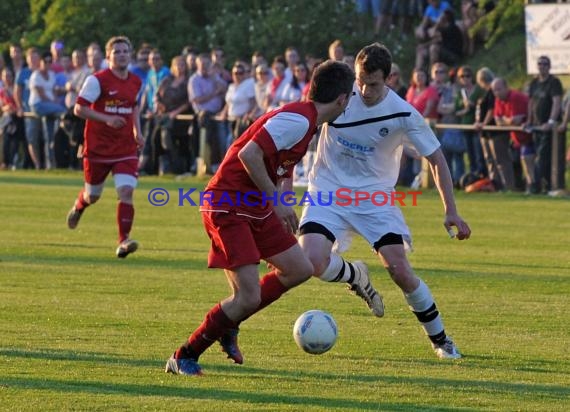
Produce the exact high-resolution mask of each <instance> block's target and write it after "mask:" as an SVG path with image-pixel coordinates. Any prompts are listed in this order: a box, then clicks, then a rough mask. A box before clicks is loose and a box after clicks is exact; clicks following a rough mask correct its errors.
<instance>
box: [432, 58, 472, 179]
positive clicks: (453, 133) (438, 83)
mask: <svg viewBox="0 0 570 412" xmlns="http://www.w3.org/2000/svg"><path fill="white" fill-rule="evenodd" d="M431 73H432V74H431V76H432V85H433V86H434V87H435V88H436V89H437V91H438V94H439V102H438V105H437V112H438V114H439V116H440V119H439V123H442V124H457V123H459V120H458V118H457V115H456V114H455V100H456V98H457V87H456V85H455V84H454V83H449V82H448V81H447V78H448V67H447V65H445V63H441V62H438V63H435V64H434V65H433V66H432V69H431ZM440 141H441V150H442V151H443V155H444V156H445V160H446V162H447V165H448V167H449V171H450V172H451V178H452V180H453V186H454V187H456V188H458V187H459V182H460V180H461V177H462V176H463V174H464V173H465V159H464V155H465V150H466V144H465V135H464V133H463V130H459V129H443V131H442V132H441V133H440Z"/></svg>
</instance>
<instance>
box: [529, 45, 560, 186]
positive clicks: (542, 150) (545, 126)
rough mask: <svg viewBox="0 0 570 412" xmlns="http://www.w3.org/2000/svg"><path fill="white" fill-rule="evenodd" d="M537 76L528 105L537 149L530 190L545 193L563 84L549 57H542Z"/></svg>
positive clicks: (548, 182) (538, 63) (533, 80)
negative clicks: (552, 68)
mask: <svg viewBox="0 0 570 412" xmlns="http://www.w3.org/2000/svg"><path fill="white" fill-rule="evenodd" d="M537 65H538V75H537V76H536V77H535V78H534V79H532V81H531V82H530V85H529V89H528V95H529V104H528V117H527V123H526V125H529V126H532V127H533V132H532V139H533V141H534V145H535V149H536V157H535V161H534V182H533V187H532V188H531V193H533V194H537V193H546V192H548V191H549V190H550V189H551V182H550V178H551V173H552V159H551V157H552V131H553V129H554V127H555V126H556V123H557V122H558V121H559V120H560V107H561V101H562V83H561V82H560V79H559V78H558V77H556V76H553V75H552V74H550V58H549V57H548V56H540V57H539V58H538V61H537Z"/></svg>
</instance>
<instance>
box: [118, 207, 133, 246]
mask: <svg viewBox="0 0 570 412" xmlns="http://www.w3.org/2000/svg"><path fill="white" fill-rule="evenodd" d="M134 217H135V208H134V207H133V205H132V204H130V203H124V202H119V204H118V205H117V225H118V226H119V243H121V242H123V241H124V240H127V239H128V238H129V233H131V228H132V227H133V219H134Z"/></svg>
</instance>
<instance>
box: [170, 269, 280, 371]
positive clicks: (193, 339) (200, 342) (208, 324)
mask: <svg viewBox="0 0 570 412" xmlns="http://www.w3.org/2000/svg"><path fill="white" fill-rule="evenodd" d="M259 284H260V286H261V303H260V304H259V306H258V307H257V309H256V310H255V312H253V313H252V314H251V315H253V314H254V313H257V312H259V311H260V310H262V309H263V308H265V307H267V306H269V305H270V304H271V303H273V302H275V301H276V300H277V299H279V298H280V297H281V295H283V293H285V292H286V291H287V290H288V289H287V288H286V287H285V286H283V284H282V283H281V281H280V280H279V277H278V276H277V275H276V274H275V272H270V273H268V274H267V275H265V276H264V277H262V278H261V279H260V281H259ZM251 315H249V316H251ZM249 316H247V317H246V318H244V319H243V320H241V321H240V322H234V321H232V320H231V319H230V318H228V317H227V316H226V314H225V313H224V311H223V310H222V307H221V305H220V304H219V303H218V304H217V305H216V306H214V307H213V308H212V309H211V310H210V311H209V312H208V313H207V314H206V318H205V319H204V321H203V322H202V324H201V325H200V326H199V327H198V329H196V330H195V331H194V332H193V333H192V335H191V336H190V337H189V338H188V342H186V343H185V344H184V345H183V346H182V347H180V348H179V349H178V350H177V351H176V353H175V355H174V357H175V358H176V359H180V358H192V359H194V360H198V358H199V357H200V355H201V354H202V353H203V352H204V351H205V350H206V349H208V348H209V347H210V346H211V345H212V344H213V343H214V342H215V341H217V340H218V339H219V338H220V337H221V336H222V335H223V334H224V333H225V332H226V331H227V330H228V329H237V327H238V326H239V323H241V322H243V321H244V320H246V319H247V318H249Z"/></svg>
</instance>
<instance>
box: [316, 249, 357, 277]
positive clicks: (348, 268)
mask: <svg viewBox="0 0 570 412" xmlns="http://www.w3.org/2000/svg"><path fill="white" fill-rule="evenodd" d="M354 276H355V270H354V266H353V264H352V263H350V262H347V261H346V260H344V259H343V258H342V257H340V256H339V255H337V254H336V253H331V257H330V262H329V265H328V266H327V268H326V269H325V271H324V272H323V274H322V275H321V276H319V279H321V280H324V281H325V282H346V283H353V281H354Z"/></svg>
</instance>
